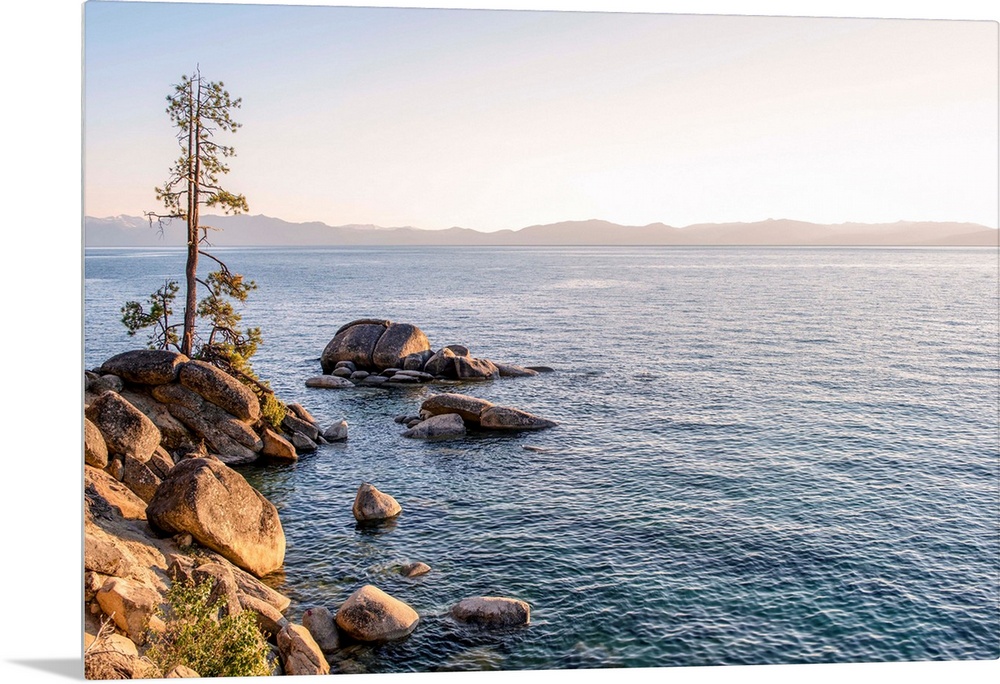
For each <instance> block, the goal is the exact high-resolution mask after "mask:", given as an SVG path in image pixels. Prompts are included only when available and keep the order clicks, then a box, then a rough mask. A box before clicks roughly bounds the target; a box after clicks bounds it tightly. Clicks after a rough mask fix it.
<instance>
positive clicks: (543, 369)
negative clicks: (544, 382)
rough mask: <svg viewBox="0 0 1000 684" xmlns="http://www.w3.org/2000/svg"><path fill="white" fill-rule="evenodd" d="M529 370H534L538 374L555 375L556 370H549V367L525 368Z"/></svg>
mask: <svg viewBox="0 0 1000 684" xmlns="http://www.w3.org/2000/svg"><path fill="white" fill-rule="evenodd" d="M525 368H527V369H528V370H533V371H535V372H536V373H555V372H556V369H555V368H549V367H548V366H525Z"/></svg>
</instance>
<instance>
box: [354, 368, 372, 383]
mask: <svg viewBox="0 0 1000 684" xmlns="http://www.w3.org/2000/svg"><path fill="white" fill-rule="evenodd" d="M369 375H371V373H369V372H368V371H366V370H357V371H354V372H353V373H351V381H352V382H361V381H362V380H364V379H365V378H367V377H368V376H369Z"/></svg>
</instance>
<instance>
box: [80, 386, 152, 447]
mask: <svg viewBox="0 0 1000 684" xmlns="http://www.w3.org/2000/svg"><path fill="white" fill-rule="evenodd" d="M86 416H87V418H89V419H90V421H91V422H93V424H94V425H96V426H97V429H98V430H100V431H101V434H102V435H103V436H104V441H105V444H106V445H107V447H108V450H109V451H112V452H114V453H116V454H119V455H122V456H131V457H132V458H134V459H136V460H139V461H148V460H149V457H150V455H152V453H153V451H154V450H155V449H156V447H158V446H159V445H160V431H159V430H158V429H157V427H156V425H154V424H153V421H151V420H150V419H149V418H147V417H146V415H145V414H144V413H143V412H142V411H140V410H139V409H137V408H136V407H134V406H132V404H130V403H129V402H128V401H126V400H125V399H123V398H122V397H121V395H119V394H116V393H114V392H108V393H106V394H102V395H101V396H100V397H98V398H97V400H96V401H94V403H92V404H91V405H90V406H89V407H88V408H87V410H86Z"/></svg>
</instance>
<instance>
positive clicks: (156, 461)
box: [146, 446, 176, 480]
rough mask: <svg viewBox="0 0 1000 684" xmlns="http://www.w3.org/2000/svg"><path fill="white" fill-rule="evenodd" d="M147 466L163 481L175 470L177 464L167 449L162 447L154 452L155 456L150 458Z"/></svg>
mask: <svg viewBox="0 0 1000 684" xmlns="http://www.w3.org/2000/svg"><path fill="white" fill-rule="evenodd" d="M146 465H147V466H149V468H150V470H152V471H153V473H154V474H155V475H156V476H157V477H158V478H160V479H161V480H162V479H163V478H165V477H166V476H167V474H168V473H169V472H170V471H171V470H172V469H173V467H174V466H175V465H176V463H175V462H174V457H173V456H171V455H170V454H169V453H167V450H166V449H164V448H163V447H162V446H160V447H157V448H156V450H155V451H153V455H152V456H150V457H149V460H148V461H146Z"/></svg>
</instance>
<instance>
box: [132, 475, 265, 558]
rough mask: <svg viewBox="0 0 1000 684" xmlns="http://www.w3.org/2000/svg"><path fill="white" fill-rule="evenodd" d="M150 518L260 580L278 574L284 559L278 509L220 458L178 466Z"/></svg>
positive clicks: (154, 502) (155, 499) (152, 503)
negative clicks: (216, 553) (205, 547)
mask: <svg viewBox="0 0 1000 684" xmlns="http://www.w3.org/2000/svg"><path fill="white" fill-rule="evenodd" d="M146 515H147V517H148V519H149V522H150V523H151V524H152V525H154V526H156V527H157V528H159V529H161V530H163V531H164V532H167V533H168V534H176V533H179V532H187V533H190V534H191V536H193V537H194V538H195V539H196V540H197V541H198V543H200V544H202V545H203V546H207V547H208V548H210V549H213V550H215V551H217V552H219V553H220V554H222V555H223V556H224V557H225V558H226V559H228V560H230V561H232V562H233V563H235V564H236V565H238V566H239V567H241V568H243V569H245V570H248V571H250V572H252V573H253V574H254V575H257V576H258V577H261V576H263V575H266V574H267V573H269V572H273V571H274V570H277V569H278V568H280V567H281V565H282V563H283V562H284V559H285V533H284V530H282V527H281V520H280V519H279V518H278V511H277V509H276V508H275V507H274V505H273V504H272V503H271V502H270V501H268V500H267V499H265V498H264V496H263V495H262V494H261V493H260V492H258V491H257V490H256V489H254V488H253V487H251V486H250V485H249V484H248V483H247V481H246V480H245V479H244V478H243V476H242V475H240V474H239V473H237V472H236V471H235V470H233V469H232V468H229V467H228V466H226V465H225V464H224V463H222V462H221V461H218V460H214V459H207V458H189V459H185V460H182V461H181V462H180V463H178V464H177V465H176V466H174V468H173V470H171V471H170V474H169V475H168V476H167V478H166V479H165V480H164V481H163V483H162V484H161V485H160V486H159V488H158V489H157V490H156V495H155V496H154V497H153V500H152V501H150V502H149V506H148V507H147V509H146Z"/></svg>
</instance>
